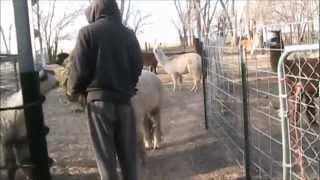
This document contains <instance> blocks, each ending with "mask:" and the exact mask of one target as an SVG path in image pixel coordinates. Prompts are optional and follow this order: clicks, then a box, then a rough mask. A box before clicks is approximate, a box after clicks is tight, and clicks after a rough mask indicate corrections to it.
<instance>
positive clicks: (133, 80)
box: [69, 0, 143, 103]
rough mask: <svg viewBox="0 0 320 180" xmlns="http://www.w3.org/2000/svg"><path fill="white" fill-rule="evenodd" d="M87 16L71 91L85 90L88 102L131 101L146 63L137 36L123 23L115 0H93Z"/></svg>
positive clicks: (81, 33)
mask: <svg viewBox="0 0 320 180" xmlns="http://www.w3.org/2000/svg"><path fill="white" fill-rule="evenodd" d="M86 16H87V19H88V22H89V23H90V25H88V26H85V27H83V28H82V29H80V31H79V35H78V39H77V43H76V47H75V56H74V61H73V64H72V67H71V73H70V82H69V83H70V87H71V94H72V95H76V94H85V95H87V101H88V102H90V101H94V100H102V101H114V102H124V103H126V102H129V100H130V98H131V97H132V96H133V95H134V94H135V92H136V89H135V86H136V84H137V82H138V78H139V76H140V74H141V70H142V67H143V62H142V54H141V49H140V46H139V43H138V40H137V38H136V36H135V34H134V32H133V31H131V30H129V29H128V28H126V27H125V26H124V25H122V23H121V16H120V11H119V8H118V6H117V4H116V2H115V0H95V1H93V2H92V3H91V6H90V7H89V8H88V9H87V10H86Z"/></svg>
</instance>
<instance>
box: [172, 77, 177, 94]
mask: <svg viewBox="0 0 320 180" xmlns="http://www.w3.org/2000/svg"><path fill="white" fill-rule="evenodd" d="M171 79H172V83H173V92H175V91H176V84H177V81H176V80H177V75H176V74H171Z"/></svg>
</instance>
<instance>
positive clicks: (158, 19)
mask: <svg viewBox="0 0 320 180" xmlns="http://www.w3.org/2000/svg"><path fill="white" fill-rule="evenodd" d="M42 2H43V3H44V4H48V2H49V1H42ZM0 5H1V7H0V15H1V17H0V23H1V26H2V28H3V30H4V33H5V36H6V38H7V41H8V38H9V28H10V25H13V24H14V17H13V9H12V3H11V1H9V0H0ZM87 5H88V1H85V0H82V1H79V0H78V1H76V0H71V1H67V0H66V1H64V0H58V1H57V4H56V9H57V11H58V13H57V16H59V15H60V16H61V15H62V13H63V12H64V11H65V10H67V11H68V10H69V11H71V10H72V9H77V8H81V7H87ZM132 5H133V8H134V9H139V10H141V11H142V13H143V14H144V15H147V14H150V15H151V17H150V18H149V19H148V24H149V25H147V26H145V28H144V29H143V33H139V35H138V39H139V41H140V43H141V46H142V47H144V42H149V43H151V44H153V43H155V42H159V41H161V42H164V43H167V44H177V43H178V39H177V38H178V35H177V32H176V30H175V28H174V26H173V24H172V20H173V19H174V18H176V10H175V7H174V4H173V1H172V0H158V1H157V0H152V1H150V0H134V1H133V3H132ZM42 7H43V8H46V5H42ZM85 25H87V22H86V18H85V16H84V15H81V16H79V17H78V18H77V19H76V20H75V22H74V23H73V24H72V25H71V26H69V27H68V29H67V30H66V31H69V32H71V34H72V37H73V39H72V40H70V41H64V42H63V44H61V48H62V49H67V50H70V49H72V48H73V46H74V39H75V38H76V35H77V32H78V30H79V29H80V28H81V27H82V26H85ZM11 39H12V41H11V49H12V51H13V52H15V51H16V47H15V46H16V45H15V30H14V27H13V29H12V33H11ZM1 41H2V42H1V50H4V45H3V40H2V39H1Z"/></svg>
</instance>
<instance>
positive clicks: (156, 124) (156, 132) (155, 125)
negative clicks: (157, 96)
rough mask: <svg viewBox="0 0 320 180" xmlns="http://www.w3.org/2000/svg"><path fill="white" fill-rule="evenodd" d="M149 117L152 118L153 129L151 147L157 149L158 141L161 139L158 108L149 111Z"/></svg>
mask: <svg viewBox="0 0 320 180" xmlns="http://www.w3.org/2000/svg"><path fill="white" fill-rule="evenodd" d="M151 115H152V116H151V118H150V120H152V126H153V131H152V137H153V149H159V148H160V142H161V139H162V131H161V118H160V108H159V107H158V108H156V109H155V110H154V111H153V112H152V113H151Z"/></svg>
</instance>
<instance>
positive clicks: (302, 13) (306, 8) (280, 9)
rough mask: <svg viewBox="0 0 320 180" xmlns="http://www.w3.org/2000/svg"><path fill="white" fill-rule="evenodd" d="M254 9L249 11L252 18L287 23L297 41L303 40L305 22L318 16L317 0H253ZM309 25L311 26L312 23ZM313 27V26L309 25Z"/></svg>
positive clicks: (305, 27) (306, 24) (267, 21)
mask: <svg viewBox="0 0 320 180" xmlns="http://www.w3.org/2000/svg"><path fill="white" fill-rule="evenodd" d="M254 6H255V8H254V9H255V10H254V11H253V12H252V13H250V14H252V15H253V17H252V18H255V19H257V20H258V21H259V22H260V23H263V24H271V23H274V24H280V23H284V24H289V23H296V24H293V25H290V27H291V31H292V32H294V33H295V34H297V38H296V40H297V41H300V42H301V41H303V38H304V35H305V32H306V29H307V27H308V23H307V22H311V21H314V20H315V19H317V18H318V12H319V3H318V1H317V0H307V1H306V0H295V1H289V0H284V1H276V2H275V1H262V2H260V1H254ZM309 25H311V26H313V24H312V23H309ZM311 29H314V27H311Z"/></svg>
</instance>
